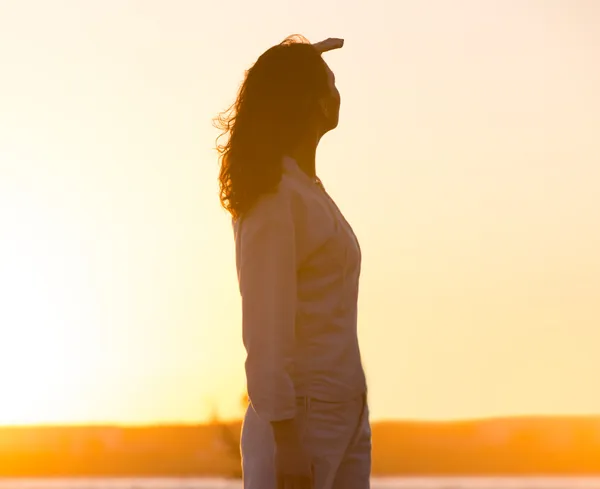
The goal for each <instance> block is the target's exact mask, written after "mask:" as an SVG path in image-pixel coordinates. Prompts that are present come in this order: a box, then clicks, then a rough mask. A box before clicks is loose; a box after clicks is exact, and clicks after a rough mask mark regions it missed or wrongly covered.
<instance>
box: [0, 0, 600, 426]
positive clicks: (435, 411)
mask: <svg viewBox="0 0 600 489" xmlns="http://www.w3.org/2000/svg"><path fill="white" fill-rule="evenodd" d="M599 23H600V3H599V2H597V1H595V0H588V1H584V0H562V1H555V0H547V1H544V0H528V1H521V0H506V1H492V0H486V1H478V0H471V1H469V0H455V1H449V0H448V1H445V0H437V1H419V2H417V1H414V0H412V1H408V0H406V1H405V0H396V1H392V0H388V1H385V0H371V1H370V2H367V3H365V2H358V1H355V2H352V1H335V2H334V1H332V0H325V1H323V0H304V1H302V2H297V1H294V2H287V1H282V0H278V1H274V0H257V1H252V2H249V1H245V0H235V1H229V2H223V3H219V2H208V1H192V0H186V1H184V0H170V1H165V0H163V1H156V0H152V1H149V0H143V1H142V0H138V1H124V0H104V1H88V2H82V1H76V0H71V1H64V0H63V1H61V0H54V1H43V0H39V1H37V2H35V1H31V0H0V62H1V64H0V70H1V73H0V328H1V334H0V399H1V401H0V424H6V423H31V422H88V421H93V422H105V421H111V422H122V423H129V422H136V423H145V422H157V421H198V420H203V419H206V417H207V416H209V415H210V412H211V409H212V407H213V406H214V407H218V409H219V410H220V412H221V414H222V415H223V416H226V417H229V416H237V415H239V414H240V410H241V407H240V397H241V394H242V393H243V391H244V370H243V361H244V350H243V346H242V343H241V331H240V327H241V326H240V301H239V295H238V290H237V282H236V274H235V264H234V253H233V252H234V249H233V238H232V232H231V226H230V221H229V218H228V216H227V215H226V213H225V212H224V211H223V210H222V209H221V208H220V206H219V202H218V199H217V183H216V175H217V160H216V153H215V151H214V149H213V148H214V139H215V137H216V136H217V131H216V130H215V129H213V128H212V126H211V118H212V117H213V116H215V115H216V114H217V113H218V112H219V111H220V110H222V109H224V108H225V107H226V106H227V105H228V104H229V103H231V102H232V101H233V99H234V96H235V92H236V90H237V87H238V86H239V83H240V82H241V80H242V76H243V73H244V70H245V69H247V68H248V67H249V66H250V65H251V64H252V62H253V61H254V60H255V59H256V58H257V57H258V55H260V54H261V53H262V52H263V51H264V50H265V49H267V48H268V47H270V46H271V45H273V44H275V43H277V42H279V41H280V40H282V39H283V38H284V37H286V36H287V35H289V34H292V33H301V34H304V35H306V36H307V37H308V38H309V39H311V40H312V41H319V40H322V39H323V38H326V37H330V36H331V37H343V38H345V40H346V44H345V46H344V48H343V49H342V50H341V51H336V52H332V53H328V54H326V55H325V57H326V59H327V61H328V62H329V64H330V66H331V67H332V69H333V70H334V72H335V73H336V78H337V81H338V87H339V89H340V92H341V93H342V113H341V123H340V126H339V128H338V129H337V130H336V131H335V132H334V133H331V134H330V135H328V136H327V137H326V138H325V139H324V140H323V143H322V147H321V149H320V152H319V157H318V168H319V173H320V175H321V178H322V180H323V182H324V184H325V186H326V187H327V188H328V190H329V191H330V193H331V194H332V195H333V196H334V198H335V199H336V200H337V201H338V203H339V205H340V207H341V208H342V210H343V212H344V213H345V214H346V217H347V218H348V220H349V221H350V222H351V223H352V225H353V226H354V228H355V231H356V234H357V235H358V237H359V239H360V240H361V244H362V249H363V253H364V257H363V279H362V283H361V298H360V307H359V309H360V317H359V320H360V339H361V342H362V348H363V357H364V363H365V366H366V370H367V374H368V378H369V383H370V396H371V410H372V416H373V418H374V419H381V418H390V417H394V418H396V417H410V418H457V417H472V416H478V417H479V416H490V415H500V414H501V415H511V414H523V413H587V412H592V411H596V412H600V393H599V391H598V379H597V377H598V373H599V372H600V354H599V350H600V88H599V87H600V29H598V25H599Z"/></svg>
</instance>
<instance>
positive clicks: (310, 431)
mask: <svg viewBox="0 0 600 489" xmlns="http://www.w3.org/2000/svg"><path fill="white" fill-rule="evenodd" d="M342 45H343V41H342V40H340V39H328V40H326V41H323V42H321V43H318V44H309V43H308V42H307V41H306V40H305V39H304V38H302V37H300V36H293V37H290V38H288V39H286V40H285V41H283V42H282V43H281V44H279V45H276V46H274V47H272V48H271V49H269V50H268V51H266V52H265V53H264V54H263V55H262V56H260V57H259V58H258V60H257V61H256V63H255V64H254V66H252V68H250V70H248V71H247V73H246V77H245V80H244V82H243V84H242V86H241V88H240V90H239V93H238V97H237V100H236V101H235V103H234V104H233V105H232V107H231V108H230V109H229V110H228V111H226V112H225V113H224V114H222V115H221V116H220V117H219V119H218V127H220V128H221V129H222V130H223V134H224V135H227V136H228V140H227V143H226V144H224V145H219V146H218V149H219V153H220V164H221V168H220V175H219V181H220V191H221V192H220V198H221V203H222V204H223V206H224V207H225V209H227V210H228V211H229V212H230V214H231V215H232V218H233V227H234V235H235V244H236V262H237V271H238V279H239V285H240V292H241V296H242V318H243V319H242V329H243V340H244V345H245V347H246V351H247V359H246V376H247V386H248V395H249V398H250V406H249V408H248V410H247V412H246V416H245V419H244V425H243V429H242V443H241V445H242V460H243V464H242V465H243V473H244V488H245V489H309V488H313V487H314V488H315V489H353V488H355V489H365V488H367V487H369V474H370V468H371V433H370V428H369V420H368V409H367V404H366V381H365V375H364V372H363V368H362V364H361V359H360V352H359V347H358V340H357V325H356V322H357V321H356V318H357V299H358V280H359V274H360V261H361V254H360V247H359V244H358V241H357V239H356V236H355V235H354V233H353V231H352V229H351V227H350V225H349V224H348V223H347V221H346V220H345V219H344V217H343V216H342V214H341V212H340V211H339V209H338V208H337V206H336V205H335V204H334V202H333V200H332V199H331V198H330V197H329V196H328V194H327V193H326V192H325V189H324V188H323V186H322V184H321V181H320V180H319V178H318V177H317V174H316V169H315V159H316V158H315V156H316V150H317V145H318V143H319V141H320V139H321V137H322V136H323V135H324V134H325V133H327V132H328V131H330V130H332V129H334V128H335V127H336V126H337V124H338V117H339V108H340V94H339V92H338V90H337V88H336V87H335V76H334V74H333V72H332V71H331V70H330V69H329V67H328V66H327V64H326V63H325V61H323V59H322V57H321V54H322V53H323V52H325V51H330V50H332V49H336V48H340V47H342Z"/></svg>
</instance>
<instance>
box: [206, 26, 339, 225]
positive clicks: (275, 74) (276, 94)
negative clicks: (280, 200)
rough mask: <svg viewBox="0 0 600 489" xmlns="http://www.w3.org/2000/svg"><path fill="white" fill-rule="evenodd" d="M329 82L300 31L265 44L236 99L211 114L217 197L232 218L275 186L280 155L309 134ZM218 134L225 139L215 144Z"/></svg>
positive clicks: (317, 56) (278, 178)
mask: <svg viewBox="0 0 600 489" xmlns="http://www.w3.org/2000/svg"><path fill="white" fill-rule="evenodd" d="M328 83H329V82H328V73H327V68H326V64H325V61H324V60H323V58H321V55H320V54H319V53H318V52H317V50H316V49H315V48H314V47H313V46H312V45H311V44H310V43H309V41H308V40H307V39H306V38H304V37H302V36H299V35H294V36H290V37H288V38H286V39H285V40H284V41H283V42H281V43H280V44H278V45H275V46H273V47H272V48H270V49H269V50H267V51H266V52H265V53H264V54H262V55H261V56H260V57H259V58H258V60H257V61H256V63H254V65H253V66H252V67H251V68H250V69H249V70H248V71H246V74H245V78H244V81H243V82H242V85H241V87H240V89H239V92H238V95H237V98H236V100H235V102H234V103H233V104H232V105H231V106H230V107H229V108H228V109H227V110H225V111H224V112H222V113H221V114H219V116H218V117H217V118H216V119H215V120H214V124H215V127H217V128H218V129H220V130H221V131H222V132H221V134H220V135H219V137H218V138H217V151H218V153H219V164H220V170H219V190H220V194H219V198H220V200H221V205H222V206H223V207H224V208H225V209H226V210H227V211H228V212H229V213H230V214H231V216H232V217H233V218H234V219H237V218H239V217H240V216H241V215H242V214H244V213H245V212H247V211H248V210H249V209H250V208H251V207H252V206H253V205H254V203H255V202H256V201H257V200H258V198H259V197H260V196H261V195H263V194H265V193H268V192H272V191H275V190H276V188H277V186H278V184H279V182H280V180H281V174H282V171H283V169H282V159H283V157H284V156H285V155H286V154H289V153H290V152H291V151H293V150H294V149H295V148H296V147H297V146H298V144H299V143H300V142H301V141H303V140H304V138H307V137H310V131H311V130H314V127H315V121H316V118H317V117H318V114H320V112H319V100H320V99H321V98H322V97H324V96H326V95H327V93H328V90H329V85H328ZM222 137H226V138H227V140H226V142H225V143H224V144H219V141H220V140H221V138H222Z"/></svg>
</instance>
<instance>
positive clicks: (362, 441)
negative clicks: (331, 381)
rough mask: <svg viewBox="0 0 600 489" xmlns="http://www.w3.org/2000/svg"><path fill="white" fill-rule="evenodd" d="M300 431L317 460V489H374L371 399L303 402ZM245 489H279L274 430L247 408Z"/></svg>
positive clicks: (299, 403) (298, 416)
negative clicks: (369, 405) (372, 481)
mask: <svg viewBox="0 0 600 489" xmlns="http://www.w3.org/2000/svg"><path fill="white" fill-rule="evenodd" d="M296 420H297V425H298V429H299V434H300V437H301V440H302V443H303V445H304V447H305V449H306V450H307V452H308V453H309V455H310V457H311V458H312V463H313V470H314V481H315V485H314V489H369V487H370V485H369V479H370V475H371V428H370V424H369V411H368V405H367V402H366V395H365V396H361V397H360V398H357V399H355V400H352V401H349V402H324V401H319V400H316V399H311V398H305V397H303V398H298V400H297V414H296ZM241 449H242V470H243V474H244V489H277V485H276V475H275V462H274V460H275V457H274V455H275V441H274V439H273V431H272V428H271V425H270V424H269V423H268V422H266V421H264V420H262V419H260V418H259V417H258V416H257V414H256V412H255V411H254V409H253V408H252V406H251V405H250V406H249V407H248V410H247V411H246V416H245V417H244V424H243V427H242V437H241Z"/></svg>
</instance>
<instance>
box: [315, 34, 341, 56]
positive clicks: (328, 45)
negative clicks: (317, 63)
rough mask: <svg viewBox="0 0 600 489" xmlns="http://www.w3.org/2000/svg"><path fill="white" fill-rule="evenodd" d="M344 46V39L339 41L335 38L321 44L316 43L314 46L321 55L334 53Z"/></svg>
mask: <svg viewBox="0 0 600 489" xmlns="http://www.w3.org/2000/svg"><path fill="white" fill-rule="evenodd" d="M343 45H344V40H343V39H337V38H334V37H330V38H328V39H325V40H324V41H321V42H316V43H314V44H313V46H314V48H315V49H316V50H317V51H318V52H319V54H323V53H326V52H327V51H332V50H334V49H340V48H341V47H342V46H343Z"/></svg>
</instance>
